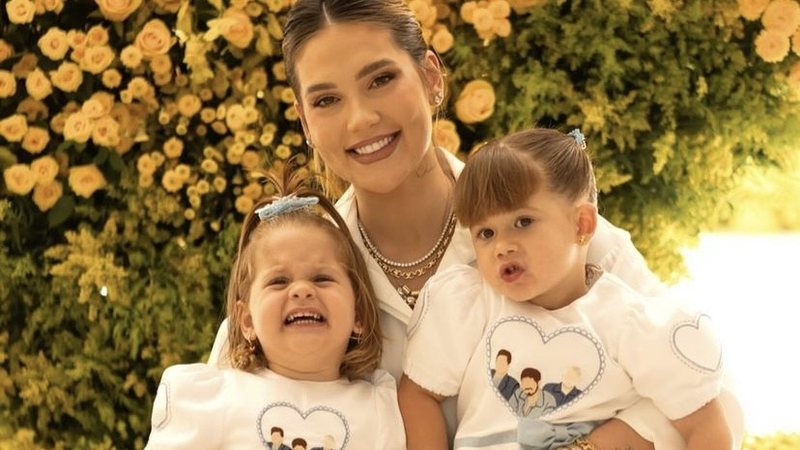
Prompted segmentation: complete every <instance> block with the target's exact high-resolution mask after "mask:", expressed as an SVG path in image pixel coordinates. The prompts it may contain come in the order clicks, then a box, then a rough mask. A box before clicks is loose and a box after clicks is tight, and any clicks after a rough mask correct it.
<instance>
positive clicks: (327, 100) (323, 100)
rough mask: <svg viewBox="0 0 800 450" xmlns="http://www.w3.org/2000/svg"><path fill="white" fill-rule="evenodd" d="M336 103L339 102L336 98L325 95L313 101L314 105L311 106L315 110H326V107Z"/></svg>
mask: <svg viewBox="0 0 800 450" xmlns="http://www.w3.org/2000/svg"><path fill="white" fill-rule="evenodd" d="M338 101H339V100H338V99H337V98H336V97H334V96H332V95H326V96H324V97H320V98H318V99H316V100H314V103H312V105H313V106H314V107H315V108H327V107H328V106H331V105H333V104H334V103H336V102H338Z"/></svg>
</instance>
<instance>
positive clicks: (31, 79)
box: [25, 67, 53, 100]
mask: <svg viewBox="0 0 800 450" xmlns="http://www.w3.org/2000/svg"><path fill="white" fill-rule="evenodd" d="M25 89H26V90H27V91H28V95H30V96H31V97H33V98H35V99H36V100H41V99H43V98H45V97H47V96H48V95H50V94H51V93H52V92H53V84H52V83H50V80H49V79H48V78H47V75H45V74H44V72H42V71H41V70H40V69H39V68H38V67H37V68H36V69H35V70H34V71H32V72H31V73H29V74H28V77H27V78H26V79H25Z"/></svg>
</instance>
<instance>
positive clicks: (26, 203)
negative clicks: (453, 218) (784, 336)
mask: <svg viewBox="0 0 800 450" xmlns="http://www.w3.org/2000/svg"><path fill="white" fill-rule="evenodd" d="M291 3H292V2H291V1H290V0H192V1H189V0H69V1H66V0H8V1H6V2H5V4H4V7H2V10H0V170H1V171H2V174H3V177H2V183H1V184H0V241H2V242H3V245H2V246H1V247H0V274H2V280H3V282H2V283H0V344H2V345H0V448H6V447H8V448H141V447H142V446H143V443H144V437H145V436H146V435H147V432H148V430H149V409H150V404H151V402H152V397H153V394H154V393H155V387H156V383H157V381H158V379H159V377H160V374H161V371H162V370H163V369H164V367H166V366H167V365H169V364H173V363H176V362H189V361H196V360H201V359H203V358H204V357H205V356H206V354H207V352H208V350H209V347H210V344H211V342H212V341H213V335H214V331H215V329H216V327H217V325H218V323H219V321H220V320H221V318H222V317H221V314H222V313H221V310H222V299H223V298H224V296H223V290H224V285H225V279H226V274H227V271H228V270H229V265H230V260H231V254H232V252H234V249H235V242H236V238H237V232H238V226H239V222H240V220H241V218H242V215H243V214H244V213H245V212H246V211H248V210H249V209H250V208H251V207H252V205H253V203H254V201H255V200H257V199H258V198H259V197H261V196H262V195H265V194H269V193H270V192H269V191H268V190H267V191H266V192H265V188H264V187H262V185H261V184H259V183H257V182H255V181H254V180H252V179H251V178H250V177H249V172H250V170H252V169H253V168H255V167H261V166H275V165H281V164H283V163H284V161H286V160H287V159H288V158H289V157H291V156H293V155H295V156H297V157H298V158H299V159H300V161H301V162H305V160H306V159H307V155H306V153H305V152H306V150H305V147H304V139H303V136H302V134H301V128H300V126H299V124H298V120H297V119H298V118H297V115H296V112H295V109H294V108H293V107H292V103H293V102H294V96H293V94H292V91H291V89H290V88H289V87H288V85H287V84H286V77H285V67H284V65H283V62H282V58H281V55H280V40H281V38H282V31H281V28H282V23H283V20H284V18H285V14H286V11H287V9H288V8H289V6H290V4H291ZM408 3H409V6H410V7H411V8H412V10H413V11H414V12H415V14H416V16H417V17H418V19H419V21H420V23H421V24H422V27H423V30H424V34H425V37H426V39H427V40H428V42H429V43H430V45H431V46H432V48H434V49H435V50H436V51H437V52H438V53H440V55H442V58H443V60H444V61H445V63H446V65H447V67H448V71H449V72H448V80H449V85H450V88H451V93H450V95H449V98H448V99H447V108H446V114H445V116H444V117H443V118H442V119H440V120H439V121H438V122H437V123H436V126H435V129H434V138H435V140H436V142H437V143H438V144H439V145H440V146H443V147H445V148H447V149H449V150H450V151H453V152H459V154H460V155H465V154H466V153H467V152H468V151H469V150H470V149H471V148H473V147H475V146H476V145H478V144H479V143H481V142H483V141H485V140H486V139H488V138H491V137H494V136H498V135H501V134H504V133H507V132H509V131H514V130H517V129H520V128H523V127H527V126H530V125H532V124H534V123H538V124H541V125H545V126H556V127H560V128H562V129H565V128H568V127H572V126H580V127H581V128H582V129H583V131H584V133H585V134H586V135H587V137H588V141H589V147H590V149H591V151H592V155H593V158H594V160H595V164H596V169H597V173H598V182H599V186H598V187H599V189H600V191H601V193H602V197H601V201H602V213H603V214H604V215H605V216H606V217H608V218H609V219H611V220H612V221H613V222H615V223H617V224H619V225H621V226H623V227H625V228H627V229H629V230H631V232H632V235H633V237H634V239H635V241H636V243H637V245H638V246H639V247H640V249H641V250H642V251H643V252H644V253H645V255H646V256H647V257H648V259H649V261H650V262H651V264H652V266H653V267H654V269H656V270H657V271H658V272H659V273H660V274H662V275H663V276H664V277H665V278H670V277H674V276H675V274H679V273H680V268H681V263H680V257H679V256H678V250H679V248H680V246H682V245H684V244H686V243H688V242H691V241H692V240H693V239H694V238H695V237H696V236H697V234H698V233H699V231H700V230H702V229H705V228H707V227H709V226H712V225H714V224H716V223H717V222H718V221H719V220H720V219H722V218H725V217H726V216H727V215H729V214H730V212H731V206H730V205H729V204H728V203H727V199H728V197H727V196H728V194H729V193H730V192H731V190H732V189H733V187H734V186H735V185H736V182H737V180H738V179H739V177H740V175H741V173H743V171H744V170H746V169H750V168H752V167H754V166H766V165H778V166H780V165H781V164H784V163H785V161H787V160H788V155H790V154H791V152H792V151H793V150H796V149H797V148H798V136H797V133H796V131H794V130H797V129H800V120H798V119H800V116H799V115H798V100H800V58H799V57H798V56H799V55H800V35H799V34H798V33H800V31H798V25H800V6H799V5H798V2H797V1H796V0H739V1H738V2H737V1H733V0H721V1H716V2H705V1H701V0H647V1H645V0H614V1H611V2H608V1H600V0H593V1H578V0H575V1H567V0H483V1H461V0H410V1H409V2H408Z"/></svg>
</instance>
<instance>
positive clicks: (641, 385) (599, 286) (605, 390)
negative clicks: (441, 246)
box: [404, 265, 722, 449]
mask: <svg viewBox="0 0 800 450" xmlns="http://www.w3.org/2000/svg"><path fill="white" fill-rule="evenodd" d="M408 335H409V342H408V349H407V353H406V357H405V363H404V372H405V373H406V374H407V375H408V376H409V377H410V378H411V379H412V380H413V381H414V382H416V383H417V384H418V385H420V386H422V387H423V388H425V389H427V390H429V391H431V392H434V393H436V394H439V395H442V396H455V395H458V407H457V410H458V423H459V425H458V430H457V431H456V438H455V448H456V449H471V448H489V447H491V448H495V449H506V448H508V449H517V448H519V444H518V443H517V436H516V433H517V427H518V423H519V421H520V419H522V418H525V419H526V420H529V419H536V418H541V419H542V420H546V421H548V422H550V423H560V424H562V423H572V422H582V421H596V420H603V419H609V418H612V417H614V416H615V415H616V414H617V412H619V411H620V410H623V409H625V408H627V407H630V406H631V405H633V404H634V403H635V402H637V401H638V400H640V399H641V398H642V397H647V398H650V399H652V400H653V402H654V403H655V405H656V406H657V407H658V408H659V409H660V410H661V411H662V412H663V413H664V414H665V415H666V416H667V417H668V418H670V419H678V418H681V417H685V416H686V415H688V414H690V413H692V412H694V411H695V410H697V409H699V408H700V407H702V406H703V405H705V404H706V403H708V402H709V401H711V400H713V399H714V398H715V397H716V396H717V395H718V394H719V392H720V385H721V380H720V379H721V376H722V369H721V353H720V347H719V343H718V341H717V340H716V338H715V335H714V333H713V332H712V330H711V326H710V323H709V319H708V316H706V315H704V314H699V313H697V312H695V311H693V310H692V309H691V308H689V307H686V306H683V305H681V303H680V302H678V301H676V300H674V299H658V298H644V297H642V296H641V295H640V294H638V293H636V292H635V291H633V290H632V289H630V288H629V287H627V286H626V285H625V284H624V283H623V282H622V281H620V280H619V279H618V278H617V277H615V276H614V275H611V274H603V275H602V276H600V278H599V279H598V280H597V281H596V282H595V283H594V284H593V286H592V287H591V289H590V290H589V292H588V293H587V294H586V295H585V296H583V297H581V298H579V299H577V300H575V301H574V302H573V303H572V304H570V305H568V306H566V307H564V308H561V309H558V310H554V311H549V310H546V309H544V308H541V307H538V306H536V305H534V304H532V303H529V302H515V301H513V300H510V299H507V298H505V297H503V296H501V295H500V294H498V293H496V292H495V291H494V290H493V289H492V288H491V287H490V286H489V285H488V284H486V283H485V282H484V281H483V280H482V279H481V277H480V274H479V272H478V271H477V269H475V268H473V267H470V266H466V265H460V266H454V267H451V268H449V269H447V270H445V271H443V272H441V273H439V274H437V275H436V276H435V277H434V278H431V280H429V282H428V285H427V286H426V288H425V290H424V291H423V293H422V294H421V296H420V302H419V303H418V305H417V308H416V309H415V311H414V316H413V317H412V319H411V322H410V323H409V328H408ZM501 351H503V352H501ZM500 353H503V359H502V360H500V361H501V362H502V361H505V360H507V359H509V358H508V355H509V354H510V363H509V364H508V368H507V370H504V369H503V368H502V367H498V364H497V362H498V354H500ZM530 369H533V370H530ZM498 371H499V373H498ZM523 371H525V372H527V376H526V377H524V378H525V379H526V381H523V377H521V375H522V374H523ZM534 372H538V375H533V373H534ZM537 376H538V377H539V380H536V377H537ZM531 380H534V381H531ZM536 381H538V382H536ZM526 388H527V389H526ZM537 388H538V389H537ZM529 397H530V398H529Z"/></svg>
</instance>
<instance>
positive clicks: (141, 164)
mask: <svg viewBox="0 0 800 450" xmlns="http://www.w3.org/2000/svg"><path fill="white" fill-rule="evenodd" d="M136 170H138V171H139V173H140V174H143V175H152V174H153V173H154V172H155V171H156V163H155V162H154V161H153V158H151V157H150V154H149V153H145V154H143V155H142V156H140V157H139V159H137V160H136Z"/></svg>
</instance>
